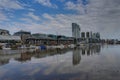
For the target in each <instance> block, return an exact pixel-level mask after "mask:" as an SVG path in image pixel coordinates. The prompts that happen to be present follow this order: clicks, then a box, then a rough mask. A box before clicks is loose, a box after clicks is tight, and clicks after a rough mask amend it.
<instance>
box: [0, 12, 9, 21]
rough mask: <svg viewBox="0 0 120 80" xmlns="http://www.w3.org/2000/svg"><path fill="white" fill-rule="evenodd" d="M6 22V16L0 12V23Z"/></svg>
mask: <svg viewBox="0 0 120 80" xmlns="http://www.w3.org/2000/svg"><path fill="white" fill-rule="evenodd" d="M6 20H9V19H8V18H7V16H6V15H5V14H3V13H2V12H0V21H6Z"/></svg>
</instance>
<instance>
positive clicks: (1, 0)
mask: <svg viewBox="0 0 120 80" xmlns="http://www.w3.org/2000/svg"><path fill="white" fill-rule="evenodd" d="M0 9H6V10H9V9H24V8H23V6H22V5H21V4H20V3H19V2H18V1H17V0H0Z"/></svg>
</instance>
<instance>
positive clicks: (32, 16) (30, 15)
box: [26, 12, 40, 21]
mask: <svg viewBox="0 0 120 80" xmlns="http://www.w3.org/2000/svg"><path fill="white" fill-rule="evenodd" d="M26 16H28V17H30V18H32V19H33V20H36V21H39V20H40V17H39V16H37V15H35V14H34V13H33V12H29V13H28V14H27V15H26Z"/></svg>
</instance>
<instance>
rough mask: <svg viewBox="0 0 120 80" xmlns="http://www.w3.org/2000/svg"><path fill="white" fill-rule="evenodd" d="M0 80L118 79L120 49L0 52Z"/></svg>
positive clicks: (94, 48) (90, 47) (108, 47)
mask: <svg viewBox="0 0 120 80" xmlns="http://www.w3.org/2000/svg"><path fill="white" fill-rule="evenodd" d="M0 80H120V46H119V45H109V46H108V45H104V46H100V45H94V46H84V47H80V48H76V49H63V50H60V49H57V50H48V51H41V52H39V51H32V50H31V51H21V50H13V51H0Z"/></svg>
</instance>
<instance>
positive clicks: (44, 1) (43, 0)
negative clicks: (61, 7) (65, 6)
mask: <svg viewBox="0 0 120 80" xmlns="http://www.w3.org/2000/svg"><path fill="white" fill-rule="evenodd" d="M36 1H37V2H38V3H39V4H41V5H43V6H47V7H52V8H57V5H55V4H52V3H51V1H50V0H36Z"/></svg>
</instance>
